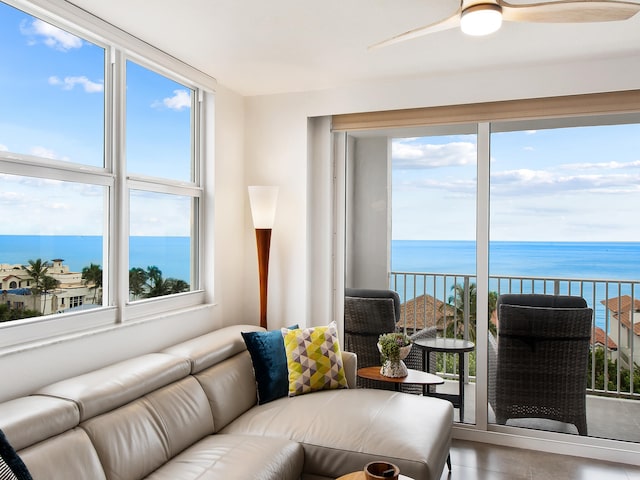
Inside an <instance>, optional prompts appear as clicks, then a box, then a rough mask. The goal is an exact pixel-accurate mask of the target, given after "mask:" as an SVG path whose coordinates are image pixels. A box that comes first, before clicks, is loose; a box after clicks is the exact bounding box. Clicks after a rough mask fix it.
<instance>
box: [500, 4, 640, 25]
mask: <svg viewBox="0 0 640 480" xmlns="http://www.w3.org/2000/svg"><path fill="white" fill-rule="evenodd" d="M498 4H499V5H500V6H501V7H502V18H503V19H504V20H506V21H510V22H544V23H589V22H615V21H620V20H627V19H629V18H631V17H633V16H634V15H635V14H636V13H638V12H639V11H640V4H638V3H633V2H624V1H616V0H612V1H601V0H564V1H559V2H545V3H536V4H529V5H513V4H510V3H508V2H506V1H504V0H498Z"/></svg>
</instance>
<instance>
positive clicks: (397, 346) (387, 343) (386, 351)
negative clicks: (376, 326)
mask: <svg viewBox="0 0 640 480" xmlns="http://www.w3.org/2000/svg"><path fill="white" fill-rule="evenodd" d="M378 350H379V351H380V359H381V361H382V368H380V373H381V374H382V375H384V376H386V377H406V376H407V374H408V373H409V372H408V370H407V366H406V365H405V364H404V362H403V361H402V360H403V359H404V358H406V356H407V355H409V352H410V351H411V338H409V336H408V335H407V334H405V333H385V334H383V335H380V337H378Z"/></svg>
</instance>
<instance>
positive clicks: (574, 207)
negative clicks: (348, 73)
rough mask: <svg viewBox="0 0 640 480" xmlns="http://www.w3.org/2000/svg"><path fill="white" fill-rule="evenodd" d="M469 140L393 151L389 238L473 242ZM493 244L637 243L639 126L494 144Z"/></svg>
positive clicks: (541, 134) (409, 142) (532, 133)
mask: <svg viewBox="0 0 640 480" xmlns="http://www.w3.org/2000/svg"><path fill="white" fill-rule="evenodd" d="M475 151H476V139H475V135H451V136H444V137H426V138H405V139H396V140H394V142H393V147H392V152H393V153H392V155H393V215H392V217H393V232H392V234H393V238H394V239H414V240H417V239H438V240H447V239H455V240H473V239H474V238H475V194H476V168H477V166H476V156H475ZM490 171H491V212H490V215H491V233H490V235H491V239H492V240H510V241H516V240H522V241H640V225H639V224H638V222H637V216H638V206H640V124H630V125H614V126H597V127H572V128H555V129H546V130H524V129H523V130H521V131H515V132H506V133H494V134H493V135H492V139H491V167H490Z"/></svg>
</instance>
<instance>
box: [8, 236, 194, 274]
mask: <svg viewBox="0 0 640 480" xmlns="http://www.w3.org/2000/svg"><path fill="white" fill-rule="evenodd" d="M190 255H191V247H190V238H189V237H131V238H130V244H129V259H130V261H129V264H130V265H131V267H140V268H142V269H145V270H146V268H147V267H149V266H152V265H153V266H156V267H158V268H159V269H160V270H161V271H162V276H163V277H164V278H177V279H181V280H184V281H185V282H187V283H189V282H190V265H191V262H190ZM38 258H40V259H42V260H43V261H51V260H53V259H57V258H61V259H63V260H64V264H65V265H68V266H69V269H70V270H71V271H73V272H81V271H82V269H83V268H84V267H87V266H89V264H91V263H95V264H97V265H100V266H101V267H102V266H103V262H102V237H100V236H81V235H42V236H40V235H0V263H8V264H21V265H27V264H28V262H29V260H35V259H38Z"/></svg>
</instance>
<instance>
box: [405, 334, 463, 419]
mask: <svg viewBox="0 0 640 480" xmlns="http://www.w3.org/2000/svg"><path fill="white" fill-rule="evenodd" d="M413 343H414V344H415V345H417V346H418V347H420V348H421V349H422V364H423V365H424V366H425V370H426V371H427V372H428V371H429V353H430V352H445V353H457V354H458V395H447V394H444V393H430V394H429V395H431V396H434V397H439V398H444V399H446V400H449V401H450V402H451V403H453V406H454V407H458V408H459V409H460V423H464V354H465V353H467V352H471V351H473V349H474V348H475V344H474V343H473V342H469V341H468V340H459V339H457V338H421V339H419V340H415V341H414V342H413Z"/></svg>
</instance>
